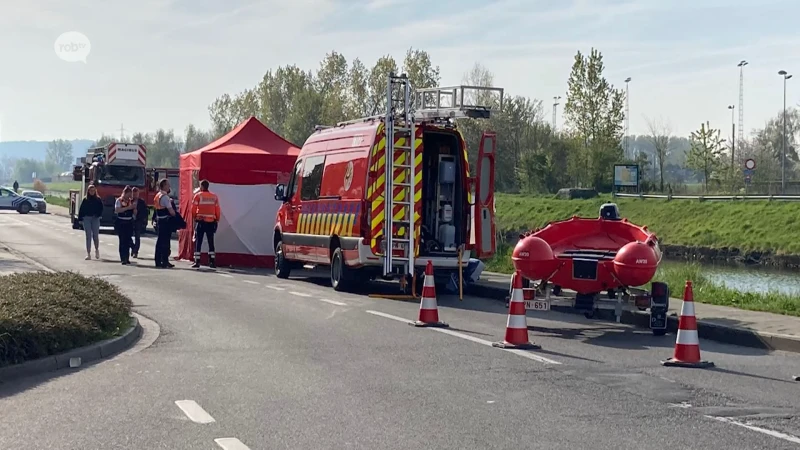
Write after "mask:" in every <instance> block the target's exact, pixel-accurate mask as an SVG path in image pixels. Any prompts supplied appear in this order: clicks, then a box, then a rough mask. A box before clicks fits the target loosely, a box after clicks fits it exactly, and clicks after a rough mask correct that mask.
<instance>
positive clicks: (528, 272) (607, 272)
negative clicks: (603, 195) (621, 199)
mask: <svg viewBox="0 0 800 450" xmlns="http://www.w3.org/2000/svg"><path fill="white" fill-rule="evenodd" d="M661 257H662V254H661V249H660V248H659V245H658V238H657V237H656V235H655V234H654V233H652V232H651V231H649V230H648V229H647V227H646V226H639V225H635V224H633V223H631V222H629V221H628V220H627V219H622V218H620V217H619V209H618V207H617V205H616V204H613V203H607V204H604V205H602V207H601V208H600V217H598V218H594V219H592V218H581V217H577V216H573V217H572V218H570V219H567V220H562V221H559V222H552V223H550V224H548V225H547V226H545V227H544V228H541V229H538V230H534V231H531V232H528V233H525V234H523V235H522V236H520V240H519V242H518V243H517V246H516V247H515V248H514V252H513V254H512V260H513V263H514V268H515V269H516V270H518V271H519V272H520V273H521V274H522V276H523V277H524V278H526V279H528V280H536V281H539V280H541V282H542V283H541V284H545V285H546V284H547V283H552V284H553V286H554V294H555V295H558V291H560V289H561V288H566V289H571V290H573V291H575V292H577V293H578V298H579V299H580V297H587V296H591V297H595V296H596V295H597V294H598V293H600V292H603V291H608V293H609V297H610V298H613V297H614V294H615V291H623V292H624V291H628V290H629V288H632V287H638V286H643V285H645V284H647V283H648V282H650V281H651V280H652V279H653V277H654V276H655V274H656V270H657V269H658V265H659V263H660V262H661ZM576 306H577V305H576Z"/></svg>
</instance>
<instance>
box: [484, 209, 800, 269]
mask: <svg viewBox="0 0 800 450" xmlns="http://www.w3.org/2000/svg"><path fill="white" fill-rule="evenodd" d="M608 201H611V196H601V197H600V198H596V199H592V200H560V199H555V198H553V197H532V196H523V195H512V194H497V197H496V208H497V226H498V229H499V230H501V231H519V230H529V229H534V228H537V227H542V226H544V225H546V224H547V223H549V222H553V221H556V220H564V219H568V218H570V217H571V216H573V215H579V216H583V217H597V215H598V213H599V210H600V205H601V204H602V203H604V202H608ZM615 203H617V205H619V208H620V213H621V214H622V216H623V217H627V218H628V219H630V220H631V221H632V222H633V223H636V224H639V225H647V226H648V227H649V228H650V229H651V230H652V231H653V232H655V233H656V235H658V237H659V240H660V241H661V242H663V243H665V244H668V245H669V244H673V245H688V246H698V247H710V248H723V247H733V248H738V249H740V250H742V251H745V252H747V251H771V252H774V253H776V254H779V255H780V254H789V255H800V227H797V226H796V225H795V224H797V223H800V202H780V201H772V202H770V201H746V202H744V201H724V202H723V201H719V202H711V201H706V202H700V201H696V200H672V201H666V200H659V199H646V200H639V199H621V198H617V199H616V200H615Z"/></svg>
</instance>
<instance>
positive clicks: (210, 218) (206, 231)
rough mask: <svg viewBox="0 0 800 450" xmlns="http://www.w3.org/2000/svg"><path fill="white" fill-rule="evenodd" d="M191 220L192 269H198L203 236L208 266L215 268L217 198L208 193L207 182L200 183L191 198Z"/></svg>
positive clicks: (218, 214) (217, 220)
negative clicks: (205, 239)
mask: <svg viewBox="0 0 800 450" xmlns="http://www.w3.org/2000/svg"><path fill="white" fill-rule="evenodd" d="M192 218H193V219H194V240H195V247H194V265H192V267H193V268H195V269H197V268H199V267H200V253H201V252H202V248H203V235H205V236H208V260H209V264H208V266H209V267H211V268H212V269H213V268H215V267H217V264H216V262H217V261H216V258H217V254H216V252H215V248H214V234H215V233H216V232H217V224H218V223H219V218H220V210H219V198H218V197H217V196H216V194H214V193H212V192H209V190H208V180H203V181H202V182H200V191H199V192H197V193H196V194H195V195H194V198H192Z"/></svg>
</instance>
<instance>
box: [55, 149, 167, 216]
mask: <svg viewBox="0 0 800 450" xmlns="http://www.w3.org/2000/svg"><path fill="white" fill-rule="evenodd" d="M79 162H80V164H78V165H76V166H74V168H73V179H74V180H75V181H80V182H81V187H80V189H79V190H71V191H70V193H69V198H70V207H69V211H70V218H71V220H72V227H73V228H74V229H80V228H82V226H83V224H81V223H80V222H79V221H78V211H79V210H80V206H81V201H82V199H83V198H84V197H85V196H86V189H87V187H88V186H89V184H94V186H95V187H96V189H97V195H98V196H100V199H101V200H102V201H103V206H104V208H103V216H102V217H101V218H100V225H101V226H103V227H111V226H113V225H114V219H115V214H114V202H115V201H116V199H117V198H119V197H120V196H121V195H122V190H123V189H124V188H125V186H130V187H136V188H139V191H140V196H141V198H142V199H144V200H145V202H146V203H147V206H148V207H149V209H152V206H153V197H154V195H155V192H156V190H157V183H158V180H159V179H162V178H168V179H170V181H171V182H172V183H173V186H175V188H174V191H175V192H177V186H178V183H177V178H178V173H179V172H178V169H167V168H153V169H146V165H147V148H146V147H145V146H144V145H143V144H129V143H119V142H111V143H109V144H107V145H103V146H97V147H92V148H90V149H88V150H87V151H86V156H85V157H83V158H80V161H79ZM173 178H174V180H173Z"/></svg>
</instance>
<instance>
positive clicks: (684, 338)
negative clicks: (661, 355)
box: [661, 280, 714, 368]
mask: <svg viewBox="0 0 800 450" xmlns="http://www.w3.org/2000/svg"><path fill="white" fill-rule="evenodd" d="M661 364H662V365H664V366H668V367H695V368H708V367H714V363H713V362H710V361H703V360H701V359H700V339H699V338H698V336H697V318H696V317H695V315H694V294H693V293H692V282H691V281H690V280H687V281H686V287H685V288H684V290H683V305H682V306H681V316H680V318H678V336H677V337H676V338H675V353H674V355H673V356H672V358H670V359H668V360H666V361H661Z"/></svg>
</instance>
